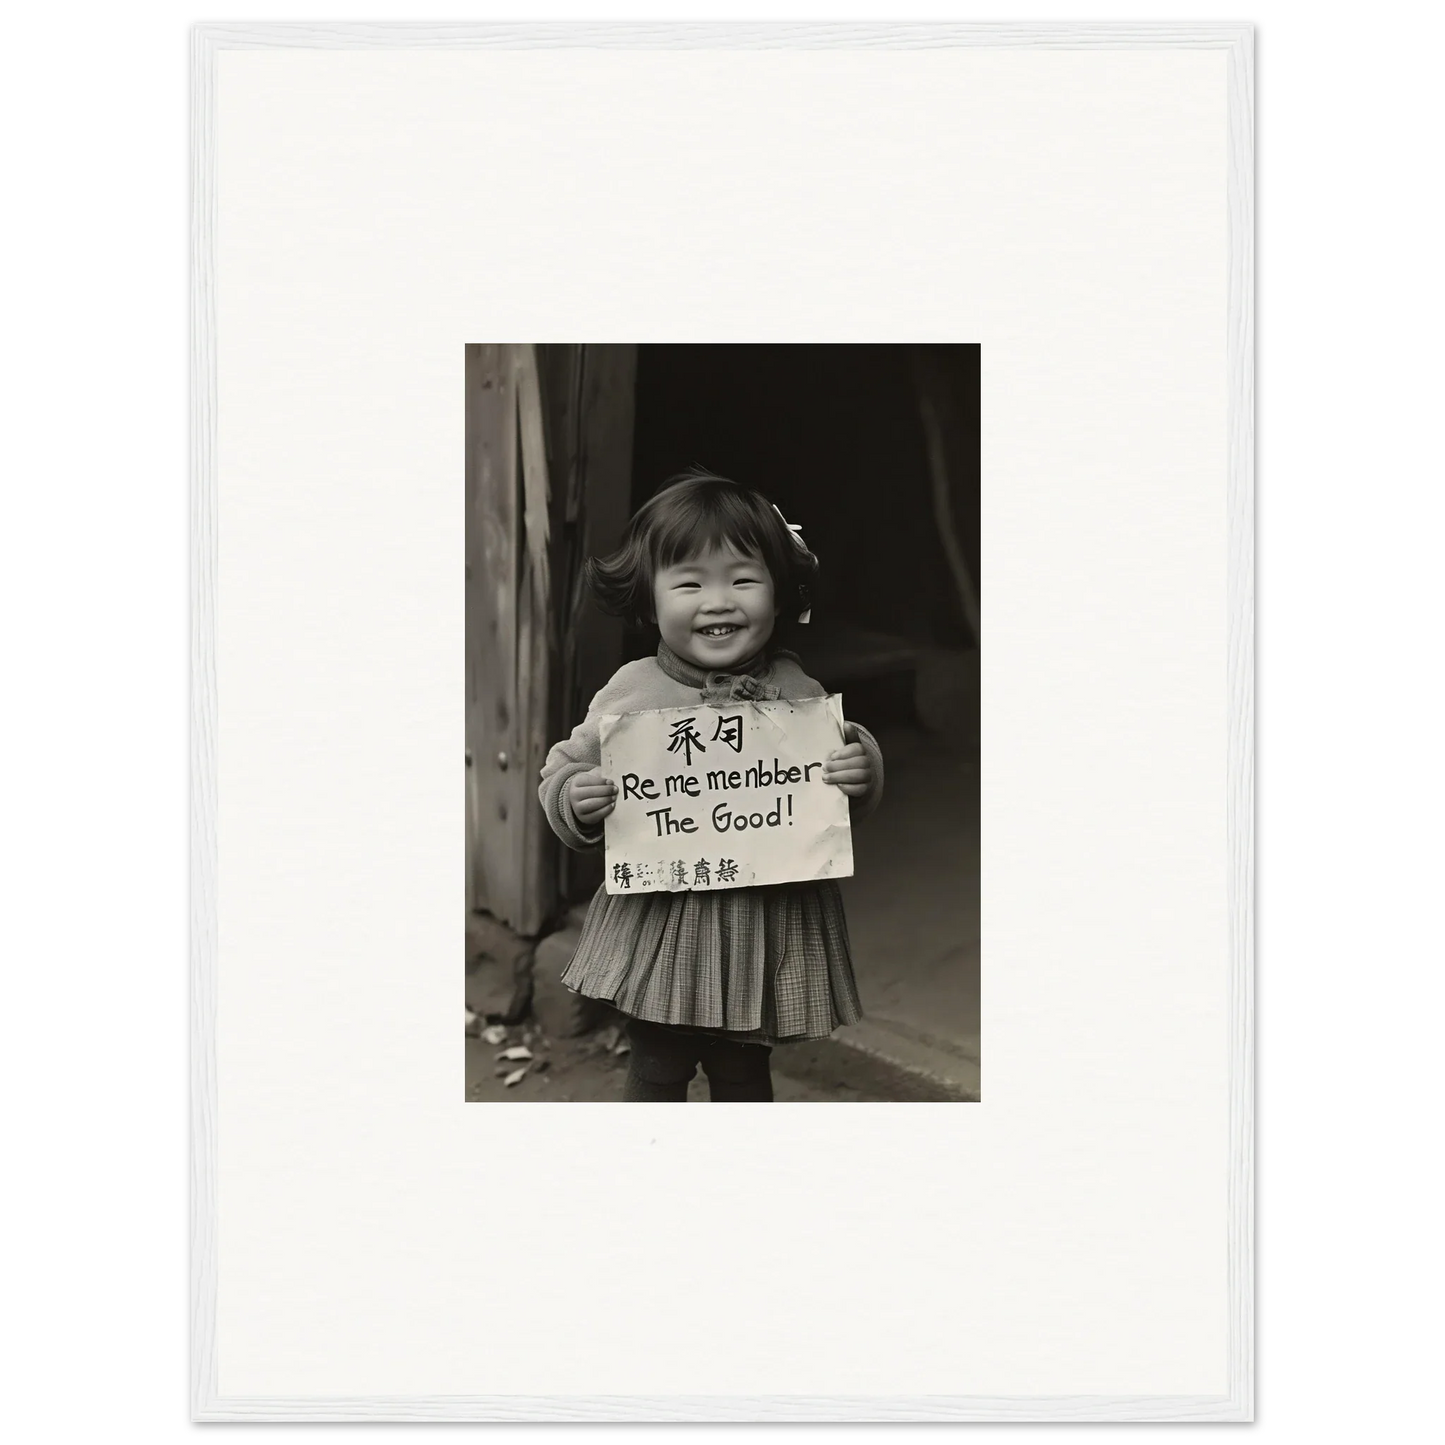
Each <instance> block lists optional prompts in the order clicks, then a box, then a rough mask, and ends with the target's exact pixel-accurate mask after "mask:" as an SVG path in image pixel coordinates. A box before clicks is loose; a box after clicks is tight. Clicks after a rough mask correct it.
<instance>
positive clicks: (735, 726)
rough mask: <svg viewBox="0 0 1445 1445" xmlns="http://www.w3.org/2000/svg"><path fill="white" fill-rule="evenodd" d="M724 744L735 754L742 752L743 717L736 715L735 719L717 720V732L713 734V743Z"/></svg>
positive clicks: (720, 717) (719, 718)
mask: <svg viewBox="0 0 1445 1445" xmlns="http://www.w3.org/2000/svg"><path fill="white" fill-rule="evenodd" d="M719 739H721V741H723V742H725V743H726V744H727V745H728V746H729V747H730V748H731V749H732V750H733V751H734V752H735V753H740V752H742V750H743V715H742V713H738V715H737V716H736V717H722V716H721V715H719V717H718V720H717V731H716V732H714V733H713V735H712V740H713V742H717V741H719Z"/></svg>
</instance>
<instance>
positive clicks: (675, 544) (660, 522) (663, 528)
mask: <svg viewBox="0 0 1445 1445" xmlns="http://www.w3.org/2000/svg"><path fill="white" fill-rule="evenodd" d="M713 547H732V548H734V549H735V550H737V551H739V552H743V553H746V554H748V555H750V556H754V557H756V558H757V559H758V560H759V561H760V562H761V563H762V564H763V566H765V567H766V568H767V569H768V575H769V576H770V577H771V578H772V579H773V597H774V600H775V601H776V603H777V606H778V607H779V609H780V613H779V617H778V621H779V623H783V624H786V623H788V622H791V621H793V620H794V619H795V618H796V617H797V616H798V614H799V613H801V612H803V611H805V610H806V609H807V607H808V606H809V599H810V597H811V593H812V584H813V579H814V577H815V576H816V575H817V572H818V559H817V558H816V557H815V556H814V555H813V554H812V553H811V552H810V551H809V550H808V549H807V547H805V546H804V545H803V544H802V543H801V542H799V541H798V539H797V537H796V534H795V533H793V532H790V531H789V530H788V527H787V524H786V523H785V522H784V521H783V518H782V516H781V515H780V514H779V513H778V511H777V509H776V508H775V507H774V506H773V504H772V503H771V502H769V501H768V499H767V498H766V497H765V496H763V494H762V493H761V492H755V491H754V490H753V489H752V488H751V487H744V486H740V485H739V484H738V483H737V482H734V481H730V480H729V479H728V478H727V477H719V476H716V475H714V474H713V473H712V472H708V471H704V470H702V469H701V468H700V467H694V468H693V469H692V470H690V471H686V472H681V473H679V474H678V475H677V476H675V477H669V478H668V479H667V481H665V482H664V483H663V484H662V486H661V487H660V488H658V490H657V491H656V492H655V493H653V495H652V496H651V497H649V498H648V499H647V501H645V502H644V503H643V504H642V505H641V506H640V507H639V508H638V509H637V511H636V513H635V514H634V516H633V518H632V520H631V521H630V522H629V523H628V524H627V530H626V532H624V533H623V535H622V545H621V546H620V547H619V548H618V549H617V550H616V551H615V552H614V553H612V555H611V556H610V557H593V558H590V559H589V560H588V562H587V566H586V570H585V572H584V574H583V575H584V577H585V578H586V581H587V585H588V586H589V587H590V588H591V589H592V593H593V595H594V596H595V597H596V598H597V601H598V604H599V605H600V606H601V607H602V609H603V611H605V612H610V613H612V615H613V616H615V617H623V618H625V619H626V620H627V621H628V622H629V623H631V624H632V625H633V626H642V625H644V624H646V623H648V622H652V621H654V620H655V619H654V617H653V607H652V580H653V578H654V577H655V576H656V575H657V572H658V570H659V569H660V568H663V567H671V566H673V565H674V564H675V563H677V562H682V561H685V560H686V559H687V558H689V557H695V556H697V555H698V554H699V553H701V552H706V551H709V550H710V549H711V548H713Z"/></svg>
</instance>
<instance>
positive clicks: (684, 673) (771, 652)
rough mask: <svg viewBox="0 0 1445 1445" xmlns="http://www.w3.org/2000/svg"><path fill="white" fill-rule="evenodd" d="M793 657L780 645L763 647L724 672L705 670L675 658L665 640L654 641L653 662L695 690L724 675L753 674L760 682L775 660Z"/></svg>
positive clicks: (701, 688)
mask: <svg viewBox="0 0 1445 1445" xmlns="http://www.w3.org/2000/svg"><path fill="white" fill-rule="evenodd" d="M793 656H794V654H793V653H791V652H788V651H786V650H785V649H783V648H780V647H779V648H772V647H764V648H763V650H762V651H761V652H759V653H757V654H755V655H754V656H753V657H751V658H750V659H749V660H748V661H747V662H744V663H743V664H741V666H738V667H733V668H729V669H728V670H727V671H725V672H709V671H707V670H706V669H705V668H701V667H698V666H697V664H696V663H692V662H689V661H688V660H687V659H686V658H685V657H679V656H678V655H677V653H675V652H674V651H673V650H672V649H671V648H670V647H669V646H668V645H667V644H666V643H665V642H659V643H658V644H657V665H658V666H659V667H660V668H661V669H662V670H663V672H665V673H666V674H667V675H668V677H670V678H671V679H672V680H673V681H674V682H680V683H681V684H682V685H683V686H684V687H695V688H697V689H698V690H699V691H706V690H707V689H709V688H716V687H718V686H719V681H720V680H721V679H724V678H728V679H731V678H734V677H754V678H757V679H758V680H759V681H761V680H762V679H763V678H765V677H766V676H767V675H768V673H770V672H771V671H772V667H773V662H774V660H775V659H777V658H779V657H793ZM795 660H796V659H795Z"/></svg>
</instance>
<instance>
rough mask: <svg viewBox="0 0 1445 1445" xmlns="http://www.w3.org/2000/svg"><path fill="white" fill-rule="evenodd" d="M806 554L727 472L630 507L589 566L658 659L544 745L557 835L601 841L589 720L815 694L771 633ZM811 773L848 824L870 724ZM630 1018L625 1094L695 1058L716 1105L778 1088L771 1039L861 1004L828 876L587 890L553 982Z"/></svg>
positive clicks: (808, 570) (603, 788) (604, 807)
mask: <svg viewBox="0 0 1445 1445" xmlns="http://www.w3.org/2000/svg"><path fill="white" fill-rule="evenodd" d="M817 566H818V562H817V558H816V557H814V556H813V554H812V553H811V552H810V551H809V550H808V548H807V547H806V546H805V545H804V543H803V542H802V540H801V538H799V537H798V535H797V534H796V532H794V531H793V530H791V529H790V528H789V527H788V525H787V523H786V522H785V521H784V520H783V515H782V513H781V512H779V511H778V510H777V508H776V507H774V506H773V505H772V504H771V503H769V502H768V501H767V499H766V498H765V497H763V496H762V495H760V494H759V493H758V492H755V491H752V490H751V489H749V488H747V487H742V486H739V485H738V484H737V483H735V482H731V481H728V480H727V479H726V478H724V477H717V476H713V475H712V474H710V473H707V472H701V471H694V472H689V473H685V474H684V475H683V476H681V477H675V478H673V479H672V480H671V481H669V482H668V483H667V484H665V485H664V487H663V488H662V490H660V491H659V492H658V493H657V494H656V495H655V496H654V497H652V498H651V499H650V500H649V501H648V502H646V503H645V504H644V505H643V506H642V507H641V508H640V509H639V510H638V512H637V515H636V516H635V517H633V519H632V521H631V523H630V524H629V526H628V528H627V532H626V534H625V536H624V537H623V541H622V545H621V547H620V548H619V549H618V550H617V551H616V552H615V553H613V554H612V556H610V557H606V558H600V559H598V558H594V559H592V561H590V562H589V563H588V567H587V581H588V583H589V585H590V586H591V587H592V590H593V592H594V593H595V595H596V597H597V599H598V601H599V602H600V603H601V605H602V606H603V607H604V608H605V609H606V610H607V611H609V612H612V613H614V614H616V615H620V616H623V617H625V618H627V619H628V620H629V621H631V622H634V623H638V624H641V623H652V624H654V625H656V627H657V629H658V631H659V633H660V634H661V641H660V642H659V644H658V648H657V655H656V656H655V657H647V658H642V659H640V660H639V661H637V662H629V663H627V664H626V665H625V666H623V667H621V668H619V669H618V671H617V672H616V674H615V675H614V676H613V678H612V680H611V681H610V682H609V683H608V684H607V685H606V686H605V687H604V688H603V689H602V690H601V691H600V692H599V693H598V694H597V696H596V697H595V698H593V699H592V705H591V707H590V708H589V709H588V711H587V716H586V718H585V719H584V720H583V721H582V722H581V723H580V724H578V726H577V727H576V728H575V729H574V730H573V733H572V736H571V737H570V738H568V739H567V740H566V741H565V742H560V743H558V744H557V745H556V747H554V748H553V749H552V751H551V752H550V753H549V754H548V755H547V762H546V765H545V766H544V767H543V769H542V786H541V790H540V795H541V799H542V807H543V808H544V810H545V811H546V814H547V819H548V821H549V822H550V823H551V825H552V827H553V829H554V830H555V832H556V833H557V835H558V837H560V838H561V839H562V841H563V842H564V843H566V844H567V846H568V847H569V848H575V849H588V848H599V847H601V846H602V837H603V827H602V824H603V819H605V818H606V817H607V815H608V814H609V813H611V812H612V810H613V808H614V807H615V806H616V800H617V786H616V783H615V782H614V781H613V780H612V779H611V778H608V777H606V776H604V775H603V773H602V772H601V770H600V768H599V766H598V764H599V763H600V761H601V756H602V753H601V740H600V736H599V724H598V718H599V717H601V716H602V715H603V714H606V713H626V712H640V711H644V710H646V709H650V708H667V707H696V706H697V705H698V704H699V703H706V704H714V705H715V704H719V703H732V702H737V701H739V700H756V701H768V700H771V699H775V698H786V699H795V698H808V697H823V696H825V695H826V694H825V692H824V689H823V688H822V686H821V685H820V684H818V683H817V682H814V681H813V679H812V678H811V677H809V676H808V675H807V674H806V673H805V672H804V671H803V669H802V666H801V664H800V662H799V659H798V658H797V656H796V655H795V654H793V653H791V652H787V651H784V650H783V649H782V648H781V647H778V646H776V645H775V644H774V629H775V627H776V626H777V625H778V621H779V618H780V617H782V618H785V619H786V620H787V621H789V622H790V621H791V620H792V618H793V617H795V616H797V615H798V614H799V613H800V612H801V613H802V614H803V617H802V618H800V620H806V615H807V608H808V595H809V587H810V584H811V582H812V580H813V576H814V574H815V573H816V571H817ZM844 737H845V745H844V746H843V747H840V748H838V749H836V750H834V751H833V752H831V753H830V754H829V755H828V757H827V759H826V760H825V762H824V767H823V778H824V779H825V780H826V781H827V782H829V783H832V784H833V785H835V786H836V787H838V788H840V789H841V790H842V791H843V792H844V793H846V794H847V795H848V798H849V800H850V808H851V813H852V817H853V818H854V819H855V820H856V819H858V818H860V817H863V816H864V815H865V814H867V813H870V812H872V810H873V809H874V808H875V807H876V806H877V804H878V799H879V797H880V796H881V794H882V791H883V759H882V756H881V755H880V753H879V751H878V744H877V743H876V742H875V741H874V740H873V738H872V736H871V735H870V734H869V733H868V732H866V731H865V730H864V729H863V728H860V727H858V726H857V725H856V724H855V723H848V724H847V725H846V727H845V732H844ZM562 981H563V982H564V983H565V984H566V985H567V986H568V987H569V988H571V989H572V990H574V991H575V992H577V993H580V994H584V995H586V996H588V997H590V998H598V999H606V1000H608V1001H609V1002H611V1003H612V1004H614V1005H615V1006H616V1007H617V1008H618V1009H620V1010H621V1011H622V1013H624V1014H625V1015H627V1019H628V1023H627V1031H628V1037H629V1039H630V1041H631V1045H632V1050H631V1061H630V1067H629V1072H628V1077H627V1085H626V1089H625V1091H624V1093H623V1098H624V1099H627V1100H632V1101H637V1102H650V1101H651V1102H665V1101H673V1102H684V1101H685V1100H686V1098H687V1086H688V1082H689V1081H690V1080H691V1079H692V1077H693V1075H694V1073H695V1072H696V1070H697V1066H698V1064H701V1065H702V1067H703V1070H704V1071H705V1072H706V1074H707V1078H708V1085H709V1089H710V1092H711V1097H712V1099H713V1101H714V1102H719V1101H723V1100H761V1101H765V1102H770V1101H771V1100H772V1097H773V1085H772V1074H771V1069H770V1064H769V1054H770V1053H771V1046H772V1045H773V1044H774V1043H779V1042H784V1041H790V1040H795V1039H817V1038H826V1037H827V1036H828V1035H829V1034H831V1033H832V1032H833V1030H834V1029H835V1028H837V1027H838V1025H839V1024H848V1023H854V1022H856V1021H857V1020H858V1019H859V1018H861V1017H862V1010H861V1009H860V1008H859V1005H858V991H857V986H856V984H855V982H854V979H853V963H852V958H851V955H850V954H849V951H848V929H847V924H846V922H845V921H844V918H843V901H842V897H841V895H840V893H839V889H838V884H837V883H836V882H835V881H834V880H833V879H831V878H826V879H819V880H817V881H815V882H809V883H788V884H775V885H771V886H767V887H755V888H728V889H719V890H717V891H701V890H699V891H696V892H686V891H683V892H676V893H670V892H661V891H659V892H655V893H640V894H609V893H608V892H607V890H606V888H605V886H604V887H602V888H599V889H598V891H597V894H596V896H595V897H594V898H593V900H592V904H591V907H590V908H589V909H588V912H587V921H586V923H585V924H584V925H583V928H582V936H581V939H580V940H579V941H578V945H577V952H576V953H575V954H574V956H573V958H572V962H571V963H570V964H569V965H568V967H567V970H566V972H565V973H564V974H563V980H562Z"/></svg>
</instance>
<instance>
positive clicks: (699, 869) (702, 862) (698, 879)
mask: <svg viewBox="0 0 1445 1445" xmlns="http://www.w3.org/2000/svg"><path fill="white" fill-rule="evenodd" d="M692 881H693V882H694V883H711V882H712V869H711V868H710V867H709V865H708V861H707V859H706V858H699V859H698V860H697V863H696V864H695V865H694V867H693V878H692Z"/></svg>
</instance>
